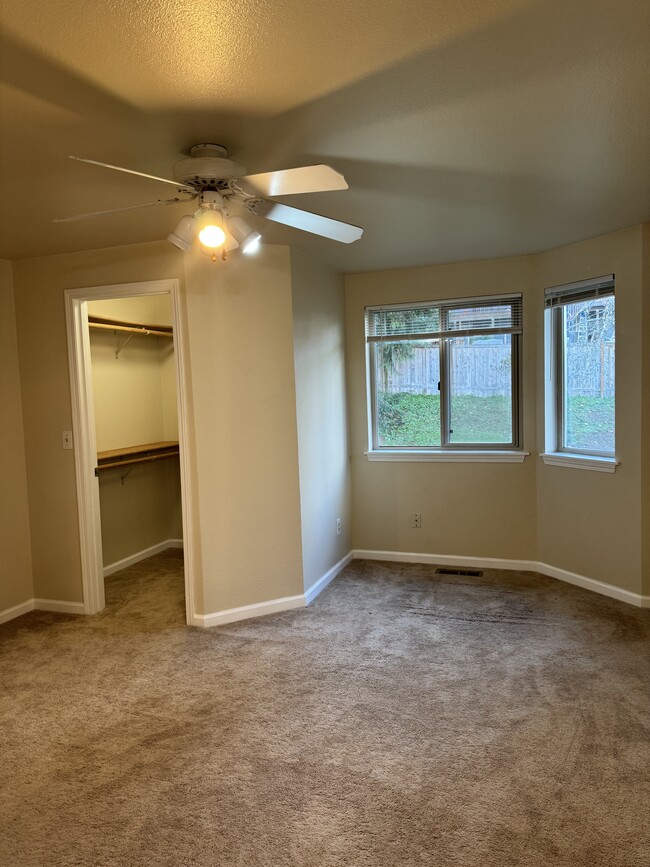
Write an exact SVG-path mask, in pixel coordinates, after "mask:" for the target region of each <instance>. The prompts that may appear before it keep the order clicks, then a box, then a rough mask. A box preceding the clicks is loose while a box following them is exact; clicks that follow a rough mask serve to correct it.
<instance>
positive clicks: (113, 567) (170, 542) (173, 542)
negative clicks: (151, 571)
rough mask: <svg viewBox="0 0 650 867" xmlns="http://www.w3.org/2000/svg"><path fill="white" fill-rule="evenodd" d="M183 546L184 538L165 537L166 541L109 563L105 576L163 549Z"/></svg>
mask: <svg viewBox="0 0 650 867" xmlns="http://www.w3.org/2000/svg"><path fill="white" fill-rule="evenodd" d="M182 547H183V540H182V539H165V541H164V542H159V543H158V544H157V545H152V546H151V548H145V549H144V551H137V552H136V553H135V554H131V556H130V557H125V558H124V559H123V560H117V561H116V562H115V563H109V565H108V566H104V578H106V576H107V575H112V574H113V573H114V572H119V571H120V569H126V567H127V566H133V564H134V563H139V562H140V560H146V559H147V558H148V557H153V555H154V554H160V552H161V551H166V550H167V548H182Z"/></svg>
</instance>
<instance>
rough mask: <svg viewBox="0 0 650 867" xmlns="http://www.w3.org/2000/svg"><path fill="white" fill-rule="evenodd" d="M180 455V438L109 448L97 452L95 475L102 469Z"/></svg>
mask: <svg viewBox="0 0 650 867" xmlns="http://www.w3.org/2000/svg"><path fill="white" fill-rule="evenodd" d="M177 455H178V440H167V441H164V442H157V443H144V444H143V445H139V446H126V447H125V448H121V449H109V450H107V451H103V452H97V466H96V467H95V475H96V476H98V475H99V471H100V470H107V469H111V468H113V467H124V466H128V465H129V464H141V463H144V462H145V461H158V460H161V459H162V458H173V457H176V456H177Z"/></svg>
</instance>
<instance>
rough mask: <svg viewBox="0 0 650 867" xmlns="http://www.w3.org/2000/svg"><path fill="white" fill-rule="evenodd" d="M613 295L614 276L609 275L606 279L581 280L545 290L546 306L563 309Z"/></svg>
mask: <svg viewBox="0 0 650 867" xmlns="http://www.w3.org/2000/svg"><path fill="white" fill-rule="evenodd" d="M613 294H614V275H613V274H608V275H606V276H604V277H592V279H591V280H580V282H578V283H565V284H564V285H562V286H551V287H549V288H548V289H545V290H544V306H545V307H547V308H551V307H561V306H563V305H565V304H577V303H578V302H579V301H589V300H591V299H592V298H604V297H607V296H608V295H613Z"/></svg>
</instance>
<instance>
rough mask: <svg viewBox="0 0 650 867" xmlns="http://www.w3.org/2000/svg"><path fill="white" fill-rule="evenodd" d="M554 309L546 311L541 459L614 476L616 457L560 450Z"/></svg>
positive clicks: (556, 465) (545, 462)
mask: <svg viewBox="0 0 650 867" xmlns="http://www.w3.org/2000/svg"><path fill="white" fill-rule="evenodd" d="M552 315H553V310H552V309H551V308H547V309H546V310H544V445H545V451H544V452H541V453H540V457H541V459H542V461H543V462H544V464H545V465H547V466H554V467H569V468H570V469H574V470H591V471H592V472H596V473H614V472H616V467H617V466H619V464H620V461H619V460H618V459H617V458H616V456H615V455H595V454H583V453H580V452H570V451H565V450H563V451H561V452H560V451H557V447H558V441H557V436H558V434H557V429H558V425H557V371H556V363H555V349H554V346H553V324H552Z"/></svg>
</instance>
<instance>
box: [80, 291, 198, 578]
mask: <svg viewBox="0 0 650 867" xmlns="http://www.w3.org/2000/svg"><path fill="white" fill-rule="evenodd" d="M88 329H89V338H90V355H91V362H92V380H93V402H94V413H95V432H96V440H97V465H96V469H95V474H96V476H97V477H98V483H99V499H100V510H101V530H102V553H103V560H104V575H105V576H106V575H110V574H112V573H113V572H116V571H118V570H119V569H122V568H124V567H125V566H127V565H131V564H133V563H135V562H137V561H138V560H143V559H145V558H146V557H149V556H151V555H153V554H155V553H158V552H159V551H162V550H164V549H166V548H182V546H183V541H182V539H183V533H182V517H181V484H180V470H179V457H178V409H177V402H176V365H175V360H174V340H173V328H172V313H171V301H170V297H169V295H144V296H130V297H128V298H119V299H110V300H104V301H89V302H88Z"/></svg>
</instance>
